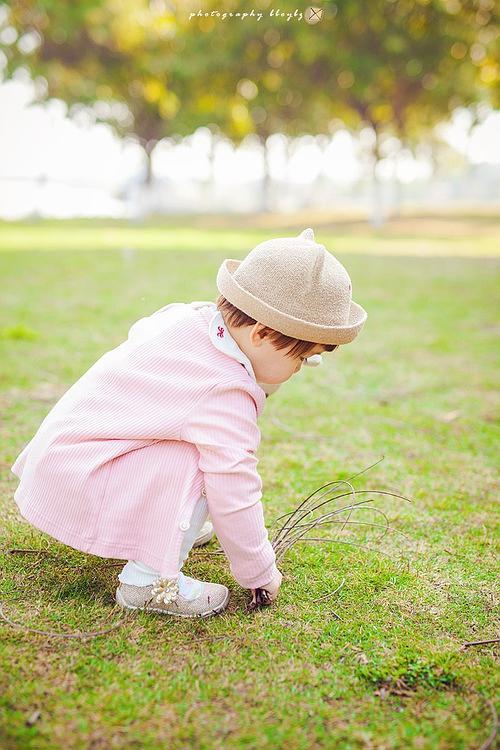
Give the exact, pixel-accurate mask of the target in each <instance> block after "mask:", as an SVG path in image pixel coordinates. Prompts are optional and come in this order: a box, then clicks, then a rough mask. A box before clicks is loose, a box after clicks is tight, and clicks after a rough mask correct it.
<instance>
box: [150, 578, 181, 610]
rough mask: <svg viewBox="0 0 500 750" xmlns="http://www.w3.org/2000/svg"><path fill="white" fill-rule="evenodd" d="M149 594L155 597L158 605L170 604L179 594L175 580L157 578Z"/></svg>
mask: <svg viewBox="0 0 500 750" xmlns="http://www.w3.org/2000/svg"><path fill="white" fill-rule="evenodd" d="M151 593H152V594H153V596H155V597H156V602H157V603H158V604H160V603H161V602H163V603H164V604H170V602H174V601H175V600H176V599H177V594H178V593H179V584H178V583H177V579H176V578H157V579H156V581H155V582H154V584H153V588H152V589H151Z"/></svg>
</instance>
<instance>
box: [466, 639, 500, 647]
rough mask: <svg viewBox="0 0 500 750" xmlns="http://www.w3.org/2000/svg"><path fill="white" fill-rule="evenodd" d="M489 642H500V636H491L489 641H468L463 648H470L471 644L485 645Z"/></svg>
mask: <svg viewBox="0 0 500 750" xmlns="http://www.w3.org/2000/svg"><path fill="white" fill-rule="evenodd" d="M487 643H500V638H490V639H489V640H487V641H466V643H463V644H462V648H469V646H484V645H485V644H487Z"/></svg>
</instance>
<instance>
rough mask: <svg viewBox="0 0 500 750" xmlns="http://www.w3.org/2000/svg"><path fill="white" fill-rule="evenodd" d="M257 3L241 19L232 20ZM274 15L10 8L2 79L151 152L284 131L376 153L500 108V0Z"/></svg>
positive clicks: (92, 6)
mask: <svg viewBox="0 0 500 750" xmlns="http://www.w3.org/2000/svg"><path fill="white" fill-rule="evenodd" d="M252 8H253V9H254V13H255V14H256V15H254V16H253V17H250V16H249V17H247V18H245V19H244V20H243V19H242V18H241V17H237V16H235V15H233V17H225V18H224V17H223V14H224V13H227V14H229V13H233V14H236V13H243V12H249V10H251V9H252ZM277 8H278V6H275V5H273V4H272V2H271V0H255V2H252V3H251V4H250V5H249V4H248V3H247V2H243V0H226V1H225V2H213V1H212V0H209V1H208V2H202V3H197V4H195V3H194V2H192V1H191V0H184V1H183V2H181V1H180V0H177V1H176V2H166V1H165V0H150V1H149V2H148V0H79V1H78V2H77V3H74V2H68V1H62V0H12V2H10V3H9V5H6V4H3V5H2V4H0V23H1V27H0V49H1V50H3V53H4V55H5V60H4V63H5V66H4V74H5V75H6V76H7V77H12V76H14V75H15V74H16V70H17V69H18V68H24V69H26V70H27V71H28V72H29V74H30V76H31V77H32V78H33V79H34V81H35V84H36V91H37V96H38V98H39V99H44V98H47V97H57V98H59V99H62V100H63V101H65V102H66V103H67V104H68V105H70V106H72V107H73V111H74V109H75V108H78V107H79V106H80V107H81V106H82V105H83V106H86V107H91V108H92V111H93V115H94V117H95V118H96V119H98V120H104V121H107V122H111V123H112V124H113V125H114V127H115V128H116V130H117V132H118V133H119V134H122V135H123V134H129V133H133V134H135V135H136V136H137V137H138V138H139V140H140V142H141V143H142V145H143V146H144V147H145V149H146V151H147V152H150V151H151V150H152V148H153V147H154V145H155V144H156V142H157V141H158V140H159V139H160V138H162V137H165V136H184V135H187V134H190V133H192V132H194V130H196V128H197V127H199V126H201V125H205V126H208V127H209V128H210V129H211V130H212V132H213V133H214V134H219V135H220V136H222V137H227V138H229V139H231V140H232V141H233V142H236V143H238V142H239V141H241V140H242V139H243V138H245V136H247V135H248V134H255V135H256V136H258V138H259V139H260V140H261V142H262V143H263V144H265V140H266V138H267V137H268V136H269V135H271V134H272V133H276V132H281V133H284V134H285V135H288V136H292V137H293V136H298V135H301V134H305V133H310V134H313V135H317V134H321V133H324V134H327V135H328V134H329V133H331V132H333V131H334V130H335V129H336V128H337V127H340V126H343V125H347V127H351V128H357V127H360V126H362V125H369V126H370V127H371V128H373V131H374V133H375V135H376V136H377V137H376V138H375V139H374V153H375V156H378V153H377V150H378V144H379V139H378V136H379V135H380V134H392V135H396V136H397V137H398V138H399V139H401V140H402V141H406V142H407V143H408V142H411V140H412V139H414V138H418V137H420V136H421V134H422V132H423V131H424V130H428V129H429V128H430V127H432V126H433V125H434V124H435V123H436V122H438V121H440V120H443V119H446V118H447V116H448V115H449V114H450V112H451V111H453V109H455V108H456V107H459V106H474V105H475V104H477V103H479V102H482V101H489V102H490V103H492V104H493V106H497V105H498V103H499V100H500V97H499V93H498V92H499V88H498V80H499V64H498V44H499V43H498V39H499V24H498V16H497V15H495V3H494V0H370V3H366V2H363V1H362V0H342V2H341V3H340V2H339V3H338V4H335V3H333V2H325V3H324V4H323V10H324V15H323V19H322V20H321V21H320V22H319V23H317V24H315V25H309V24H308V23H307V22H306V21H305V19H302V20H300V21H299V20H297V18H296V17H295V18H294V17H292V18H288V16H287V15H286V14H287V13H290V14H293V12H294V11H296V9H297V10H298V11H299V12H300V11H301V10H304V9H300V8H297V4H296V3H294V2H291V0H284V1H283V2H280V3H279V10H280V12H281V14H282V15H278V16H277V15H276V10H273V9H277ZM199 9H201V13H198V12H197V11H198V10H199ZM259 13H261V14H262V17H261V18H260V19H259V18H258V16H257V14H259ZM271 13H273V15H272V17H271V15H270V14H271ZM217 14H218V15H217ZM191 16H194V17H191Z"/></svg>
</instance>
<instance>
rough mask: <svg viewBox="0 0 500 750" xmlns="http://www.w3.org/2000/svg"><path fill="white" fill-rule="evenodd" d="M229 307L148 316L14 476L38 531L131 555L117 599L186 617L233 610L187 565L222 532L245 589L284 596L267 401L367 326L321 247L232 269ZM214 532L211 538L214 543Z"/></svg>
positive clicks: (44, 431)
mask: <svg viewBox="0 0 500 750" xmlns="http://www.w3.org/2000/svg"><path fill="white" fill-rule="evenodd" d="M217 287H218V290H219V292H220V295H221V296H220V297H219V298H218V300H217V305H216V304H214V303H212V302H193V303H191V304H184V303H173V304H169V305H166V307H163V308H161V309H160V310H158V311H156V312H155V313H153V314H152V315H151V316H149V317H147V318H142V319H141V320H139V321H137V322H136V323H135V324H134V325H133V326H132V328H131V329H130V331H129V335H128V339H127V340H126V341H124V342H123V343H122V344H120V345H119V346H117V347H116V348H115V349H112V350H111V351H109V352H107V353H106V354H104V355H103V356H102V357H101V358H100V359H99V360H98V361H97V362H96V363H95V364H94V365H93V366H92V367H91V368H90V369H89V370H88V371H87V372H86V373H85V374H84V375H83V376H82V377H81V378H80V379H79V380H78V381H77V382H76V383H75V384H74V385H73V386H72V387H71V388H70V389H69V390H68V391H67V392H66V393H65V394H64V395H63V396H62V398H61V399H60V400H59V401H58V403H57V404H56V405H55V406H54V407H53V408H52V410H51V411H50V412H49V414H48V415H47V416H46V417H45V419H44V420H43V422H42V424H41V425H40V427H39V429H38V431H37V433H36V434H35V436H34V437H33V438H32V440H31V441H30V442H29V443H28V445H27V446H26V447H25V448H24V450H23V451H22V453H21V454H20V455H19V456H18V458H17V459H16V461H15V463H14V465H13V466H12V472H13V473H14V474H16V476H18V477H19V478H20V480H21V481H20V483H19V486H18V488H17V490H16V492H15V495H14V497H15V500H16V502H17V504H18V506H19V509H20V512H21V514H22V515H23V516H24V518H26V519H27V520H28V521H29V522H30V523H31V524H33V525H34V526H36V527H37V528H39V529H41V530H42V531H44V532H46V533H48V534H50V535H52V536H53V537H55V538H56V539H58V540H59V541H61V542H64V543H65V544H68V545H70V546H72V547H74V548H76V549H79V550H83V551H84V552H89V553H92V554H95V555H99V556H101V557H111V558H122V559H125V560H128V562H127V563H126V565H125V566H124V568H123V570H122V571H121V573H120V575H119V576H118V578H119V582H120V583H119V585H118V588H117V591H116V601H117V602H118V604H119V605H120V606H122V607H124V608H128V609H138V608H142V609H145V610H151V611H154V612H161V613H163V614H166V615H174V616H179V617H207V616H209V615H213V614H217V613H219V612H222V610H224V609H225V607H226V606H227V603H228V600H229V591H228V589H227V588H226V586H222V585H221V584H217V583H208V582H204V581H198V580H196V579H193V578H190V577H189V576H186V575H184V574H183V573H182V570H181V568H182V566H183V564H184V561H185V560H186V557H187V555H188V554H189V551H190V549H191V548H192V546H193V545H194V544H195V543H203V542H204V541H206V540H207V539H209V538H210V536H211V529H210V528H208V530H207V528H206V521H207V515H208V513H209V514H210V518H211V519H212V521H213V526H214V528H215V532H216V534H217V537H218V539H219V541H220V543H221V546H222V548H223V550H224V552H225V554H226V555H227V557H228V559H229V562H230V568H231V572H232V574H233V576H234V578H235V579H236V581H237V582H238V583H239V584H240V585H241V586H243V587H244V588H248V589H250V590H252V593H253V597H254V601H255V589H257V588H265V589H266V590H267V591H268V592H269V595H270V598H271V600H274V599H275V598H276V596H277V594H278V590H279V587H280V585H281V580H282V576H281V573H280V571H279V570H278V568H277V567H276V560H275V553H274V550H273V548H272V545H271V543H270V541H269V538H268V534H267V530H266V527H265V525H264V516H263V507H262V502H261V497H262V492H261V490H262V482H261V479H260V476H259V474H258V472H257V463H258V459H257V456H256V453H257V449H258V447H259V442H260V431H259V428H258V426H257V417H258V416H260V414H261V412H262V409H263V406H264V402H265V399H266V397H267V396H268V395H269V394H270V393H272V392H273V391H275V390H276V389H277V388H278V387H279V385H280V384H281V383H283V382H285V381H286V380H288V379H289V378H290V377H291V376H292V375H293V374H295V373H296V372H298V371H299V370H300V368H301V365H302V363H303V362H304V361H305V360H306V358H307V357H308V356H314V355H319V354H320V352H321V351H325V350H326V351H332V350H333V349H335V348H336V347H337V346H338V345H339V344H347V343H349V342H350V341H352V340H353V339H354V338H355V337H356V336H357V335H358V333H359V332H360V330H361V328H362V326H363V324H364V322H365V320H366V317H367V315H366V312H365V310H364V309H363V308H362V307H361V306H360V305H358V304H356V303H355V302H353V301H352V297H351V281H350V278H349V275H348V273H347V271H346V270H345V268H344V266H343V265H342V264H341V263H340V262H339V261H338V260H337V259H336V258H335V257H334V256H333V255H331V254H330V253H329V252H328V251H327V250H326V249H325V247H324V246H323V245H319V244H317V243H316V242H315V240H314V234H313V230H312V229H305V230H304V231H303V232H302V233H301V234H299V235H298V237H285V238H279V239H275V240H268V241H266V242H261V243H260V244H258V245H257V246H256V247H255V248H254V249H253V250H252V251H251V252H250V253H249V254H248V255H247V256H246V258H245V259H244V260H243V261H238V260H225V261H224V262H223V263H222V265H221V267H220V269H219V272H218V275H217ZM200 532H201V533H200Z"/></svg>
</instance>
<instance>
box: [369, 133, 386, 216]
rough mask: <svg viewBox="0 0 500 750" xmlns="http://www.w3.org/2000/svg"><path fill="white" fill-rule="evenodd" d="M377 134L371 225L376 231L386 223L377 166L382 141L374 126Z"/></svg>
mask: <svg viewBox="0 0 500 750" xmlns="http://www.w3.org/2000/svg"><path fill="white" fill-rule="evenodd" d="M372 127H373V132H374V133H375V142H374V144H373V148H372V208H371V216H370V224H371V225H372V227H374V229H380V227H381V226H383V224H384V223H385V216H384V207H383V200H382V186H381V183H380V179H379V177H378V175H377V166H378V163H379V161H380V141H379V134H378V131H377V128H376V127H375V126H374V125H373V124H372Z"/></svg>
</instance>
